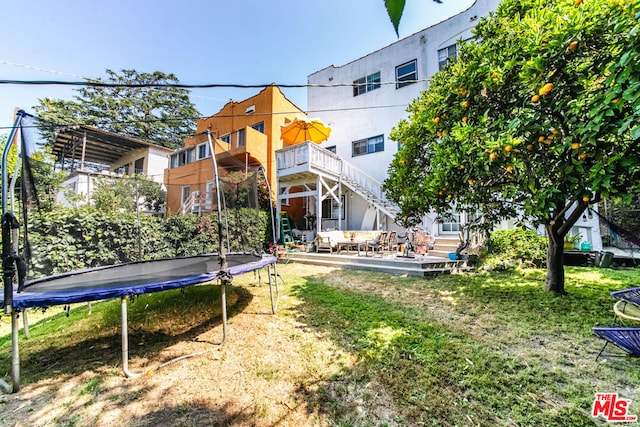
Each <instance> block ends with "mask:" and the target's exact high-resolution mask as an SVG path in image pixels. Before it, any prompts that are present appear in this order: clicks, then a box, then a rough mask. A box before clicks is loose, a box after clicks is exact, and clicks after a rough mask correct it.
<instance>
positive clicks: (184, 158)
mask: <svg viewBox="0 0 640 427" xmlns="http://www.w3.org/2000/svg"><path fill="white" fill-rule="evenodd" d="M194 157H195V150H194V149H193V148H189V149H187V150H182V151H178V152H177V153H175V154H172V155H171V163H170V165H171V168H178V167H180V166H184V165H188V164H189V163H193V160H194Z"/></svg>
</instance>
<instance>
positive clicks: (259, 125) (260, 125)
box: [251, 122, 264, 133]
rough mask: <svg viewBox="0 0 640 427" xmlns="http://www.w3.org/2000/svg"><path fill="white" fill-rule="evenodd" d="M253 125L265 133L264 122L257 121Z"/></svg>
mask: <svg viewBox="0 0 640 427" xmlns="http://www.w3.org/2000/svg"><path fill="white" fill-rule="evenodd" d="M251 127H252V128H253V129H255V130H257V131H258V132H261V133H264V122H260V123H256V124H255V125H251Z"/></svg>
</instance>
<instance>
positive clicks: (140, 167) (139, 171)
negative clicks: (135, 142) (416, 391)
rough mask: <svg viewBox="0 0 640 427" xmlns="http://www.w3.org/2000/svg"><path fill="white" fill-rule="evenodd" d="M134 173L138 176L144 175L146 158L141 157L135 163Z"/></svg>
mask: <svg viewBox="0 0 640 427" xmlns="http://www.w3.org/2000/svg"><path fill="white" fill-rule="evenodd" d="M133 173H135V174H136V175H144V157H140V158H139V159H138V160H136V161H135V162H134V163H133Z"/></svg>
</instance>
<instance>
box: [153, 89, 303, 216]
mask: <svg viewBox="0 0 640 427" xmlns="http://www.w3.org/2000/svg"><path fill="white" fill-rule="evenodd" d="M300 117H302V118H305V117H306V116H305V114H304V112H303V111H302V110H301V109H300V108H298V107H297V106H296V105H294V104H293V103H292V102H291V101H289V100H288V99H287V98H286V97H285V96H284V94H283V93H282V92H281V91H280V89H279V88H278V87H277V86H275V85H271V86H267V87H266V88H265V89H263V90H262V91H261V92H260V93H258V94H257V95H255V96H253V97H251V98H248V99H245V100H244V101H229V102H228V103H227V104H225V106H224V107H223V108H222V109H221V110H220V111H219V112H218V113H216V114H214V115H213V116H211V117H208V118H205V119H200V120H198V122H197V126H196V135H195V136H193V137H189V138H186V139H185V142H184V147H182V148H181V149H179V150H177V151H175V152H173V153H172V154H171V156H170V160H169V168H168V169H166V170H165V176H164V183H165V186H166V187H167V210H168V212H169V213H177V212H202V211H207V210H210V209H211V206H212V205H211V203H212V200H211V195H212V191H211V189H212V188H213V185H214V182H213V180H214V175H213V161H212V159H211V151H210V148H209V143H208V136H207V131H209V134H210V135H211V138H212V141H213V146H214V150H215V155H216V162H217V165H218V170H219V174H220V175H221V176H223V175H224V174H226V173H228V172H230V171H253V170H256V169H257V168H259V167H263V168H264V170H265V174H266V176H267V179H268V181H269V184H270V186H271V188H275V181H276V168H275V154H274V153H275V151H276V150H278V149H280V148H282V147H283V146H285V143H284V142H283V141H282V139H281V126H282V125H285V124H286V123H288V122H291V121H293V120H295V119H296V118H300Z"/></svg>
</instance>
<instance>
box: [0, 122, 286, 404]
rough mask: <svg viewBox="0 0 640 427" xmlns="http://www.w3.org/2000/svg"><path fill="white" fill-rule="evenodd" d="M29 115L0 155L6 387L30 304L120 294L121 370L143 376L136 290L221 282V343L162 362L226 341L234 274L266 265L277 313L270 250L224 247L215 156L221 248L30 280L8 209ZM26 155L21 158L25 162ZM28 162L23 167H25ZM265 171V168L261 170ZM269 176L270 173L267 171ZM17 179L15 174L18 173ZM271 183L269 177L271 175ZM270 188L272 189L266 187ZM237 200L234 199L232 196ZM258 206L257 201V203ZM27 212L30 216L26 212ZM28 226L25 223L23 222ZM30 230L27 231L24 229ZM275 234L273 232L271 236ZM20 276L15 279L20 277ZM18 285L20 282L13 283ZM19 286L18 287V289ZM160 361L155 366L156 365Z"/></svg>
mask: <svg viewBox="0 0 640 427" xmlns="http://www.w3.org/2000/svg"><path fill="white" fill-rule="evenodd" d="M25 116H26V113H24V111H22V110H21V111H19V112H18V114H17V119H16V124H15V126H14V128H13V129H12V132H11V134H10V136H9V138H8V140H7V144H6V145H5V148H4V151H3V157H2V164H3V167H2V173H3V175H2V213H3V215H2V255H3V258H2V261H3V276H4V293H3V295H0V304H1V305H2V307H3V308H4V311H5V313H7V314H10V315H11V342H12V345H11V378H12V387H10V386H9V385H8V384H7V383H6V382H4V381H3V380H0V386H2V388H4V389H5V391H7V392H14V393H15V392H16V391H18V390H19V387H20V382H19V381H20V380H19V379H20V357H19V343H18V336H19V326H18V320H17V318H18V313H20V312H22V313H23V322H24V332H25V336H26V337H27V338H28V322H27V320H26V311H25V310H26V309H28V308H48V307H51V306H56V305H69V304H75V303H83V302H92V301H100V300H108V299H115V298H120V301H121V326H122V327H121V329H122V371H123V373H124V375H125V376H127V377H137V376H140V374H138V373H133V372H131V371H130V370H129V367H128V356H129V349H128V347H129V345H128V331H127V329H128V328H127V298H128V297H134V296H136V295H141V294H148V293H154V292H161V291H166V290H171V289H181V288H184V287H187V286H193V285H198V284H204V283H211V282H216V283H217V284H219V285H220V289H221V291H220V295H221V305H222V340H221V342H220V344H219V345H217V346H214V347H213V348H210V349H208V350H204V351H200V352H197V353H193V354H188V355H183V356H179V357H177V358H175V359H173V360H171V361H169V362H165V363H163V364H162V365H160V366H159V367H162V366H165V365H167V364H169V363H171V362H174V361H177V360H181V359H184V358H187V357H192V356H196V355H200V354H203V353H205V352H207V351H210V350H212V349H215V348H220V347H221V346H223V345H224V343H225V341H226V330H227V307H226V286H228V285H231V283H232V278H233V277H234V276H237V275H240V274H244V273H249V272H256V273H257V275H258V282H259V283H260V280H261V277H260V271H261V270H262V269H266V270H267V276H268V283H269V297H270V302H271V311H272V313H275V312H276V310H277V305H278V298H279V291H278V279H280V280H282V278H281V277H280V276H279V274H278V273H277V271H276V258H275V257H274V256H272V255H267V254H264V253H260V252H257V251H255V249H253V250H252V251H250V252H229V251H228V250H227V251H225V243H226V245H227V247H229V233H228V232H227V236H226V242H224V241H223V231H222V230H223V227H222V224H223V221H222V216H221V210H222V208H223V207H224V206H227V200H225V199H222V198H221V196H220V194H221V192H222V190H221V187H220V184H219V180H218V172H217V164H216V162H215V156H212V158H213V163H214V179H215V182H216V188H217V190H216V196H217V198H218V199H217V202H216V206H218V207H219V208H218V209H217V211H218V252H216V253H208V254H203V255H192V256H180V257H174V258H167V259H158V260H144V261H133V262H124V263H121V264H115V265H107V266H101V267H94V268H89V269H84V270H77V271H71V272H66V273H62V274H55V275H49V276H46V277H40V278H35V279H30V280H25V278H26V265H25V261H24V259H23V258H22V257H21V256H19V255H18V252H19V251H18V229H19V228H20V224H18V221H17V219H16V217H15V215H14V214H13V212H11V211H9V210H8V209H7V206H8V205H11V206H12V207H13V206H14V205H15V202H14V201H13V200H12V201H11V203H9V201H8V188H9V187H11V186H9V185H8V177H7V172H6V171H7V168H6V164H7V160H6V159H7V155H8V151H9V148H8V147H9V146H10V145H11V141H13V140H14V134H15V132H16V130H17V129H20V123H21V120H22V118H24V117H25ZM207 137H208V140H209V144H210V145H211V150H212V151H211V152H214V151H213V146H212V142H211V138H210V135H209V134H208V133H207ZM25 151H26V148H25V147H24V146H23V147H22V153H21V155H23V156H24V155H25ZM24 162H25V161H24V160H23V163H24ZM23 168H24V167H23ZM262 172H263V174H264V171H262ZM264 178H265V180H266V177H264ZM14 181H15V178H14ZM267 187H268V181H267ZM268 191H269V193H270V189H269V190H268ZM234 203H235V202H234ZM255 208H256V211H257V204H256V206H255ZM23 217H25V218H26V217H27V215H26V213H25V214H23ZM271 225H272V230H275V227H274V219H273V217H271ZM25 228H26V227H25ZM25 233H26V232H25ZM273 237H274V238H275V236H273ZM16 279H17V283H15V282H16ZM14 285H17V286H14ZM14 288H17V292H16V291H14ZM159 367H157V368H155V369H158V368H159Z"/></svg>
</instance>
